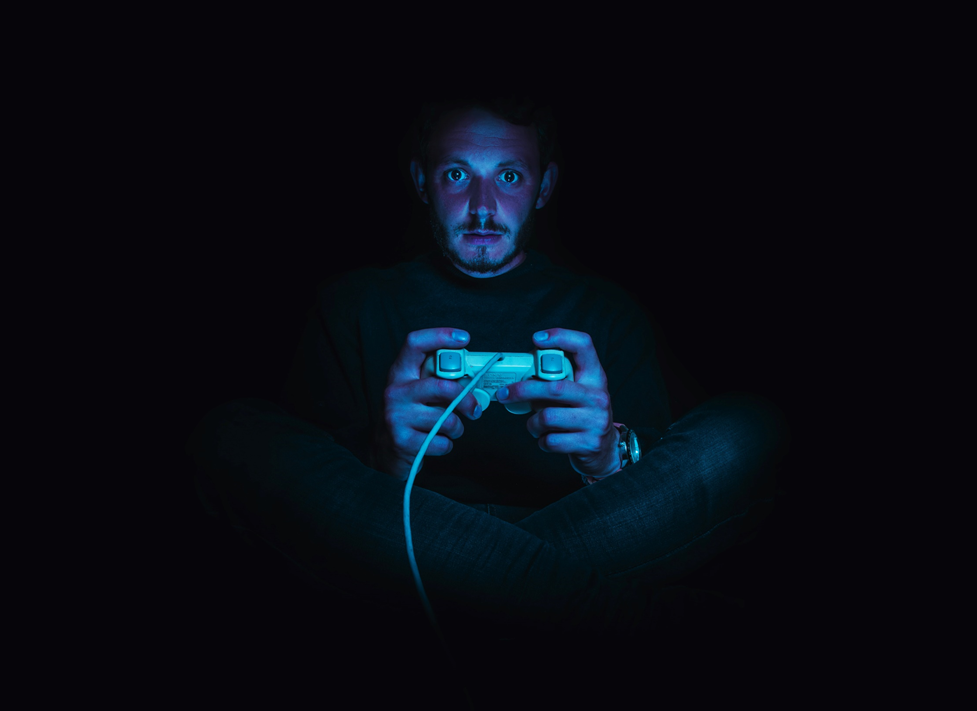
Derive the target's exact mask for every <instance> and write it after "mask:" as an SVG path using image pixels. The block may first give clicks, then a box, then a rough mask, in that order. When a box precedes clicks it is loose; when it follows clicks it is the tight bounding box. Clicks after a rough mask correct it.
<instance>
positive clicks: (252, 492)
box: [189, 102, 782, 633]
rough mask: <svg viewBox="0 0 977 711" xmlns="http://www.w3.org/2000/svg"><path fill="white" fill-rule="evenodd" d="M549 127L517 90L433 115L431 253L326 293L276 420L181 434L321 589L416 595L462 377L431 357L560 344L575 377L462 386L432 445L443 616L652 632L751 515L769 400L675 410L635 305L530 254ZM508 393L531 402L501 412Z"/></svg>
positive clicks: (773, 430) (767, 492)
mask: <svg viewBox="0 0 977 711" xmlns="http://www.w3.org/2000/svg"><path fill="white" fill-rule="evenodd" d="M550 136H551V131H550V128H549V126H547V124H546V121H545V116H544V115H542V114H539V113H533V112H532V111H531V110H527V109H526V107H524V106H519V105H511V104H510V105H506V104H504V103H492V102H488V103H477V102H476V103H469V104H457V105H447V106H442V107H440V110H436V111H432V113H431V114H430V115H429V116H428V119H427V121H426V122H425V123H424V125H423V127H422V131H421V135H420V140H419V142H418V146H417V151H416V156H415V158H414V160H413V161H412V163H411V167H410V170H411V176H412V179H413V184H414V187H415V190H416V192H417V195H418V196H419V198H420V199H421V200H422V201H423V202H424V203H425V204H426V205H427V206H428V209H429V215H430V221H431V226H432V232H433V234H434V237H435V240H436V243H437V245H438V247H439V250H438V252H436V253H434V254H431V255H424V256H422V257H420V258H418V259H417V260H414V261H413V262H409V263H406V264H401V265H398V266H397V267H394V268H392V269H388V270H378V269H366V270H360V271H358V272H354V273H352V274H349V275H345V276H344V277H343V278H341V279H338V280H335V281H333V282H332V283H331V284H330V285H328V286H327V287H326V288H325V289H323V291H322V292H321V294H320V297H319V302H318V304H317V309H316V312H315V315H314V317H313V318H312V319H311V320H310V322H309V325H308V328H307V331H306V334H305V336H304V338H303V342H302V344H301V345H300V347H299V350H298V356H297V358H296V364H295V368H294V370H293V373H292V375H291V377H290V378H289V382H288V385H287V386H286V389H285V394H284V397H283V401H282V404H283V405H284V406H285V408H286V410H287V412H286V411H285V410H282V409H281V408H277V407H275V406H273V405H271V404H270V403H262V402H256V401H238V402H235V403H230V404H228V405H227V406H224V407H222V408H218V409H217V410H216V411H214V412H213V413H211V414H210V415H209V416H208V417H207V418H206V419H205V420H204V422H203V423H201V425H200V427H198V429H197V432H196V433H195V434H194V437H193V438H192V439H191V443H190V446H189V449H190V452H191V453H192V454H193V456H194V457H195V459H196V460H197V463H198V467H199V471H200V472H201V476H200V486H201V491H202V494H203V496H204V498H205V499H206V500H207V501H208V502H210V504H211V505H212V507H213V509H214V510H215V512H216V511H221V512H222V514H223V515H224V516H226V518H227V519H228V520H229V521H230V522H231V523H232V524H234V525H235V526H237V527H238V529H239V530H240V531H242V532H244V533H245V534H246V535H247V536H249V538H250V539H251V540H254V541H256V542H258V543H259V544H263V545H267V546H269V547H270V548H272V549H274V550H275V551H277V552H279V553H280V554H283V555H284V557H285V558H287V559H288V560H290V561H291V562H292V563H293V564H294V565H295V566H296V567H297V568H298V569H301V570H302V571H303V572H304V573H305V574H307V575H309V576H310V577H311V578H313V579H314V580H316V581H319V582H324V583H327V584H329V585H332V586H334V587H335V588H338V589H340V590H343V591H346V592H352V593H356V594H361V595H364V596H367V597H369V598H371V599H376V600H382V601H386V602H389V603H395V604H400V605H406V606H411V605H414V606H416V605H417V604H418V603H417V600H416V593H415V592H414V589H413V582H412V578H411V574H410V570H409V568H408V562H407V554H406V551H405V539H404V532H403V527H402V520H401V517H400V508H401V506H402V500H403V494H404V481H405V480H406V479H407V477H408V474H409V472H410V470H411V466H412V464H413V462H414V460H415V458H416V456H417V454H418V452H419V450H420V447H421V444H422V442H423V441H424V439H425V437H426V436H427V435H428V433H429V432H430V430H431V428H432V427H433V426H434V424H435V422H436V421H437V419H438V418H439V417H440V416H441V414H442V413H443V412H444V409H445V408H446V406H447V405H448V403H450V402H452V401H453V400H454V399H455V398H456V397H457V396H458V395H459V394H460V392H461V390H462V385H461V384H460V383H458V382H456V381H451V380H443V379H439V378H433V377H425V374H424V372H423V364H424V362H425V359H426V358H428V357H429V356H431V355H432V354H433V353H434V352H435V351H436V350H438V349H439V348H467V349H469V350H474V351H488V352H496V351H504V352H531V351H532V350H533V349H537V348H539V349H542V348H552V349H561V350H563V351H564V353H565V354H566V355H567V357H568V358H570V360H571V361H572V364H573V379H572V380H562V381H553V382H551V381H540V380H526V381H522V382H518V383H514V384H512V385H510V386H509V387H508V388H504V389H502V390H499V391H498V393H497V397H498V400H499V404H492V405H491V406H490V407H487V408H484V409H483V408H482V407H480V406H479V404H478V402H477V401H476V398H475V397H474V396H473V395H472V394H468V395H467V396H466V397H465V398H464V399H463V400H462V401H461V402H460V404H459V405H458V407H457V408H456V410H455V412H454V413H453V414H451V415H450V416H449V417H448V418H447V419H446V420H445V422H444V423H443V425H442V427H441V429H440V430H439V433H438V434H437V436H436V437H434V439H433V440H432V442H431V444H430V447H429V448H428V450H427V452H426V455H425V458H424V460H423V470H422V471H421V472H420V474H419V475H418V477H417V480H416V482H415V490H414V492H413V494H412V500H411V524H412V532H413V540H414V544H413V545H414V550H415V553H416V556H417V564H418V567H419V569H420V571H421V574H422V576H423V579H424V584H425V587H426V589H427V590H428V594H429V596H430V598H431V601H432V604H433V605H434V607H435V608H436V609H437V610H438V611H439V613H443V614H447V615H448V616H449V617H451V616H452V615H455V616H459V617H468V616H471V617H472V618H473V619H476V620H483V621H484V620H489V621H493V622H498V623H513V624H516V625H519V626H529V627H534V628H542V629H547V630H554V629H561V630H565V629H586V630H593V631H599V632H606V631H611V632H620V633H626V632H630V631H633V630H634V629H650V628H651V627H653V626H654V624H655V621H656V620H657V619H658V616H659V614H660V602H661V600H662V599H663V598H662V590H663V586H665V585H666V584H667V583H670V582H672V581H675V580H677V579H679V578H681V577H682V576H683V575H684V574H686V573H688V572H690V571H692V570H694V569H695V568H697V567H699V566H700V565H702V564H703V563H704V562H706V561H708V560H709V559H710V558H712V557H714V556H715V555H717V554H718V553H720V552H721V551H723V550H725V549H726V548H729V547H730V546H731V545H733V544H735V543H736V542H737V541H738V540H740V539H741V538H742V537H743V536H744V535H745V534H747V533H748V532H749V530H750V529H751V528H753V527H755V525H756V524H757V522H758V521H759V519H760V518H762V516H763V515H764V513H765V512H766V511H768V510H769V506H770V503H771V485H772V477H771V474H772V469H773V465H774V463H775V460H776V456H777V451H778V446H779V444H780V442H781V441H782V433H781V431H780V422H779V420H778V418H777V415H776V414H775V412H774V411H773V410H772V409H771V408H770V407H769V406H767V405H766V404H764V403H760V402H758V401H756V400H755V399H752V398H743V397H738V398H721V399H717V400H714V401H711V402H709V403H706V404H705V405H703V406H701V407H699V408H696V409H695V410H693V412H691V413H689V414H688V415H687V416H685V417H683V418H682V419H681V420H680V421H678V422H672V420H671V415H670V412H669V406H668V399H667V395H666V392H665V388H664V385H663V381H662V377H661V374H660V371H659V366H658V363H657V360H656V357H655V344H654V336H653V333H652V330H651V328H650V326H649V324H648V321H647V319H646V317H645V316H644V314H643V312H642V311H641V309H640V308H639V307H637V306H636V305H635V304H634V303H633V302H631V301H630V299H628V297H627V296H626V295H625V294H624V292H623V291H622V290H621V289H619V288H617V287H615V286H613V285H611V284H609V283H606V282H603V281H601V280H598V279H583V278H580V277H578V276H576V275H574V274H572V273H570V272H568V271H567V270H564V269H562V268H558V267H556V266H554V265H553V264H551V263H550V262H549V260H547V259H546V258H545V256H543V255H541V254H539V253H538V252H536V251H535V250H533V249H529V248H527V243H528V241H529V240H530V237H531V234H532V229H533V223H534V215H535V211H536V210H538V209H542V208H543V207H544V206H545V205H546V203H547V202H548V201H549V199H550V198H551V196H552V194H553V190H554V188H555V186H556V183H557V179H558V166H557V165H556V164H555V163H554V162H552V160H550V151H551V145H550V144H549V137H550ZM514 403H529V405H530V407H531V412H530V413H529V414H527V415H514V414H511V413H510V412H508V411H507V409H506V408H505V407H503V404H505V405H512V404H514ZM459 415H461V417H464V418H465V419H466V420H468V421H469V422H468V425H467V426H466V425H465V424H463V422H462V419H461V417H459ZM632 433H634V434H635V435H636V438H637V440H638V442H640V444H641V445H642V446H641V447H640V448H639V447H637V446H636V442H635V438H634V437H632V436H631V434H632Z"/></svg>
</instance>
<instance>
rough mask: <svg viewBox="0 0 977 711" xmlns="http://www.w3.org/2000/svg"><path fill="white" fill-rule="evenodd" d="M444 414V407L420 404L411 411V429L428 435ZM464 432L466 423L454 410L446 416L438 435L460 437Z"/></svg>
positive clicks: (451, 437) (450, 437)
mask: <svg viewBox="0 0 977 711" xmlns="http://www.w3.org/2000/svg"><path fill="white" fill-rule="evenodd" d="M443 414H444V408H443V407H427V406H424V405H419V406H417V408H416V409H413V410H412V411H411V415H410V427H411V429H413V430H415V431H417V432H420V433H422V434H423V435H425V436H427V434H428V433H429V432H430V431H431V430H432V429H434V426H435V425H436V424H438V420H439V419H440V418H441V415H443ZM463 434H465V425H464V424H462V421H461V418H460V417H458V415H456V414H455V413H453V412H452V413H451V414H450V415H448V416H447V417H446V418H444V422H442V423H441V427H439V428H438V435H444V436H445V437H447V438H449V439H458V438H459V437H461V436H462V435H463Z"/></svg>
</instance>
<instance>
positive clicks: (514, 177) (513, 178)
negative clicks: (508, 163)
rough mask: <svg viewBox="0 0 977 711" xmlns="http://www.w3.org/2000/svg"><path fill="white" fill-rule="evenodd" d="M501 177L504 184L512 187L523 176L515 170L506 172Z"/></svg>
mask: <svg viewBox="0 0 977 711" xmlns="http://www.w3.org/2000/svg"><path fill="white" fill-rule="evenodd" d="M499 177H500V178H502V182H503V183H509V184H510V185H511V184H512V183H515V182H517V181H518V180H519V178H520V177H521V176H520V175H519V173H517V172H516V171H514V170H504V171H502V175H500V176H499Z"/></svg>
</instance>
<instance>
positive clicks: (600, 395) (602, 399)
mask: <svg viewBox="0 0 977 711" xmlns="http://www.w3.org/2000/svg"><path fill="white" fill-rule="evenodd" d="M594 404H595V405H597V407H599V408H600V409H601V410H605V411H606V410H607V409H608V406H609V405H610V404H611V397H610V395H608V394H607V393H606V392H605V391H604V390H598V391H597V394H596V395H595V396H594Z"/></svg>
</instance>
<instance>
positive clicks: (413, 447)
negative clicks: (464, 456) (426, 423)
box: [404, 432, 454, 458]
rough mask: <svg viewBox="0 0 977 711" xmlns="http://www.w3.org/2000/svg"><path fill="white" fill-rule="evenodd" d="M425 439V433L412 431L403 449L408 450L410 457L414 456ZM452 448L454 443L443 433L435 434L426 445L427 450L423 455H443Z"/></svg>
mask: <svg viewBox="0 0 977 711" xmlns="http://www.w3.org/2000/svg"><path fill="white" fill-rule="evenodd" d="M425 439H427V433H426V432H425V433H421V432H414V433H412V434H411V436H410V437H409V438H408V440H407V442H406V443H405V445H404V449H405V450H406V451H408V452H410V455H409V456H410V457H411V458H413V457H416V456H417V453H418V452H420V451H421V446H422V445H423V444H424V440H425ZM452 449H454V443H453V442H452V441H451V440H450V439H449V438H448V437H445V436H443V435H435V436H434V439H432V440H431V443H430V444H429V445H428V446H427V451H426V452H424V456H425V457H443V456H444V455H445V454H447V453H448V452H450V451H451V450H452Z"/></svg>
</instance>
